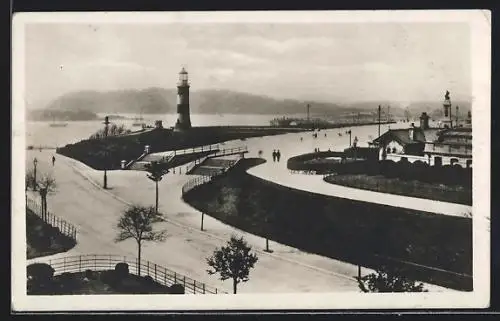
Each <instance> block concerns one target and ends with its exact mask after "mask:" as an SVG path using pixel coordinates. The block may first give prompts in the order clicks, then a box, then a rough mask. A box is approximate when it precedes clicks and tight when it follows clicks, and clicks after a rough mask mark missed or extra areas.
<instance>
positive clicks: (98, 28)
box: [25, 23, 471, 105]
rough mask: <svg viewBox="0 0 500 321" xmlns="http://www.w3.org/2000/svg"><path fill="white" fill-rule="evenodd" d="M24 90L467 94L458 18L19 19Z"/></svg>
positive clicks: (330, 96)
mask: <svg viewBox="0 0 500 321" xmlns="http://www.w3.org/2000/svg"><path fill="white" fill-rule="evenodd" d="M25 30H26V31H25V37H26V45H25V48H26V55H25V64H26V67H25V72H26V75H25V76H26V95H27V100H28V102H29V104H30V105H38V104H43V103H45V102H47V101H48V100H51V99H53V98H54V97H57V96H58V95H61V94H63V93H65V92H69V91H75V90H86V89H97V90H110V89H124V88H137V89H141V88H146V87H150V86H156V87H164V88H174V87H175V83H176V80H177V77H178V74H177V73H178V72H179V70H180V68H181V66H186V67H187V69H188V71H189V74H190V80H191V83H192V88H193V90H198V89H208V88H222V89H231V90H236V91H242V92H248V93H255V94H264V95H267V96H272V97H278V98H296V99H315V100H322V101H331V102H352V101H368V100H391V101H402V102H411V101H415V100H436V99H438V100H441V99H442V97H443V92H444V91H445V90H447V89H448V90H450V91H451V92H452V95H453V97H455V98H468V97H470V95H471V70H470V69H471V67H470V39H469V29H468V25H467V24H456V23H425V24H424V23H413V24H412V23H406V24H399V23H398V24H397V23H391V24H383V23H376V24H375V23H372V24H354V23H353V24H346V23H343V24H339V23H336V24H333V23H332V24H326V23H321V24H312V23H311V24H248V23H245V24H161V25H159V24H154V25H153V24H151V25H147V24H142V25H132V24H97V25H88V24H67V23H65V24H57V23H51V24H41V23H37V24H29V25H27V26H26V29H25Z"/></svg>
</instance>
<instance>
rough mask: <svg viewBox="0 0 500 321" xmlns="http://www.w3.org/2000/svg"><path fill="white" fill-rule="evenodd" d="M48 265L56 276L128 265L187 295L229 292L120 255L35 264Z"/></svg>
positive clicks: (65, 259)
mask: <svg viewBox="0 0 500 321" xmlns="http://www.w3.org/2000/svg"><path fill="white" fill-rule="evenodd" d="M37 261H39V262H42V263H47V264H49V265H50V266H52V268H53V269H54V271H55V272H54V274H55V275H58V274H62V273H65V272H69V273H77V272H84V271H85V270H92V271H105V270H113V269H114V268H115V265H116V264H118V263H127V264H128V266H129V272H130V273H131V274H135V275H138V274H139V273H138V272H139V271H138V270H139V269H138V267H139V266H140V274H141V275H142V276H146V275H149V276H150V277H152V278H153V280H155V282H157V283H159V284H162V285H164V286H172V285H173V284H181V285H183V286H184V291H185V293H189V294H224V293H227V292H224V291H221V290H219V289H217V288H216V287H212V286H209V285H207V284H205V283H203V282H199V281H196V280H194V279H192V278H189V277H187V276H185V275H182V274H179V273H177V272H175V271H172V270H170V269H167V268H165V267H163V266H160V265H158V264H155V263H152V262H149V261H145V260H141V262H140V264H139V262H137V259H131V258H128V257H126V256H120V255H106V254H87V255H76V256H68V257H62V258H57V259H50V260H48V261H47V260H36V259H35V260H34V262H33V263H35V262H37Z"/></svg>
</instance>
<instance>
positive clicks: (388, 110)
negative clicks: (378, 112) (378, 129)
mask: <svg viewBox="0 0 500 321" xmlns="http://www.w3.org/2000/svg"><path fill="white" fill-rule="evenodd" d="M390 121H391V106H387V123H389V122H390Z"/></svg>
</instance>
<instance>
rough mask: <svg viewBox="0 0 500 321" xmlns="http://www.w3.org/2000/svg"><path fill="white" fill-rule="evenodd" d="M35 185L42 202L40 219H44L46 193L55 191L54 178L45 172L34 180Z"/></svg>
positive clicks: (45, 213) (45, 214)
mask: <svg viewBox="0 0 500 321" xmlns="http://www.w3.org/2000/svg"><path fill="white" fill-rule="evenodd" d="M36 185H37V186H38V193H39V194H40V200H41V202H42V219H45V218H46V216H47V194H49V193H51V192H55V191H56V187H57V185H56V180H55V178H53V177H52V176H50V175H49V174H45V175H43V176H42V178H40V180H39V181H38V182H36Z"/></svg>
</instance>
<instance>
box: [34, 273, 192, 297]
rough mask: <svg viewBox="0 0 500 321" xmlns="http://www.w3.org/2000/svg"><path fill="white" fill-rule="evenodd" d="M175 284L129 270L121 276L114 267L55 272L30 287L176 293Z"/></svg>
mask: <svg viewBox="0 0 500 321" xmlns="http://www.w3.org/2000/svg"><path fill="white" fill-rule="evenodd" d="M176 287H178V286H176ZM176 287H174V288H173V289H172V288H171V287H167V286H164V285H162V284H159V283H157V282H155V281H154V280H152V279H151V278H150V277H148V276H145V277H143V276H137V275H133V274H128V275H127V276H124V277H122V278H120V279H118V278H117V277H116V276H115V271H113V270H107V271H91V270H87V271H85V272H76V273H63V274H60V275H56V276H54V277H53V278H52V279H50V280H49V281H47V282H46V283H45V284H44V285H43V287H40V286H38V284H33V285H31V284H29V283H28V289H27V290H28V295H82V294H92V295H95V294H173V293H175V290H176V289H175V288H176ZM173 290H174V291H173ZM182 291H184V290H182ZM179 294H182V293H179Z"/></svg>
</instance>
